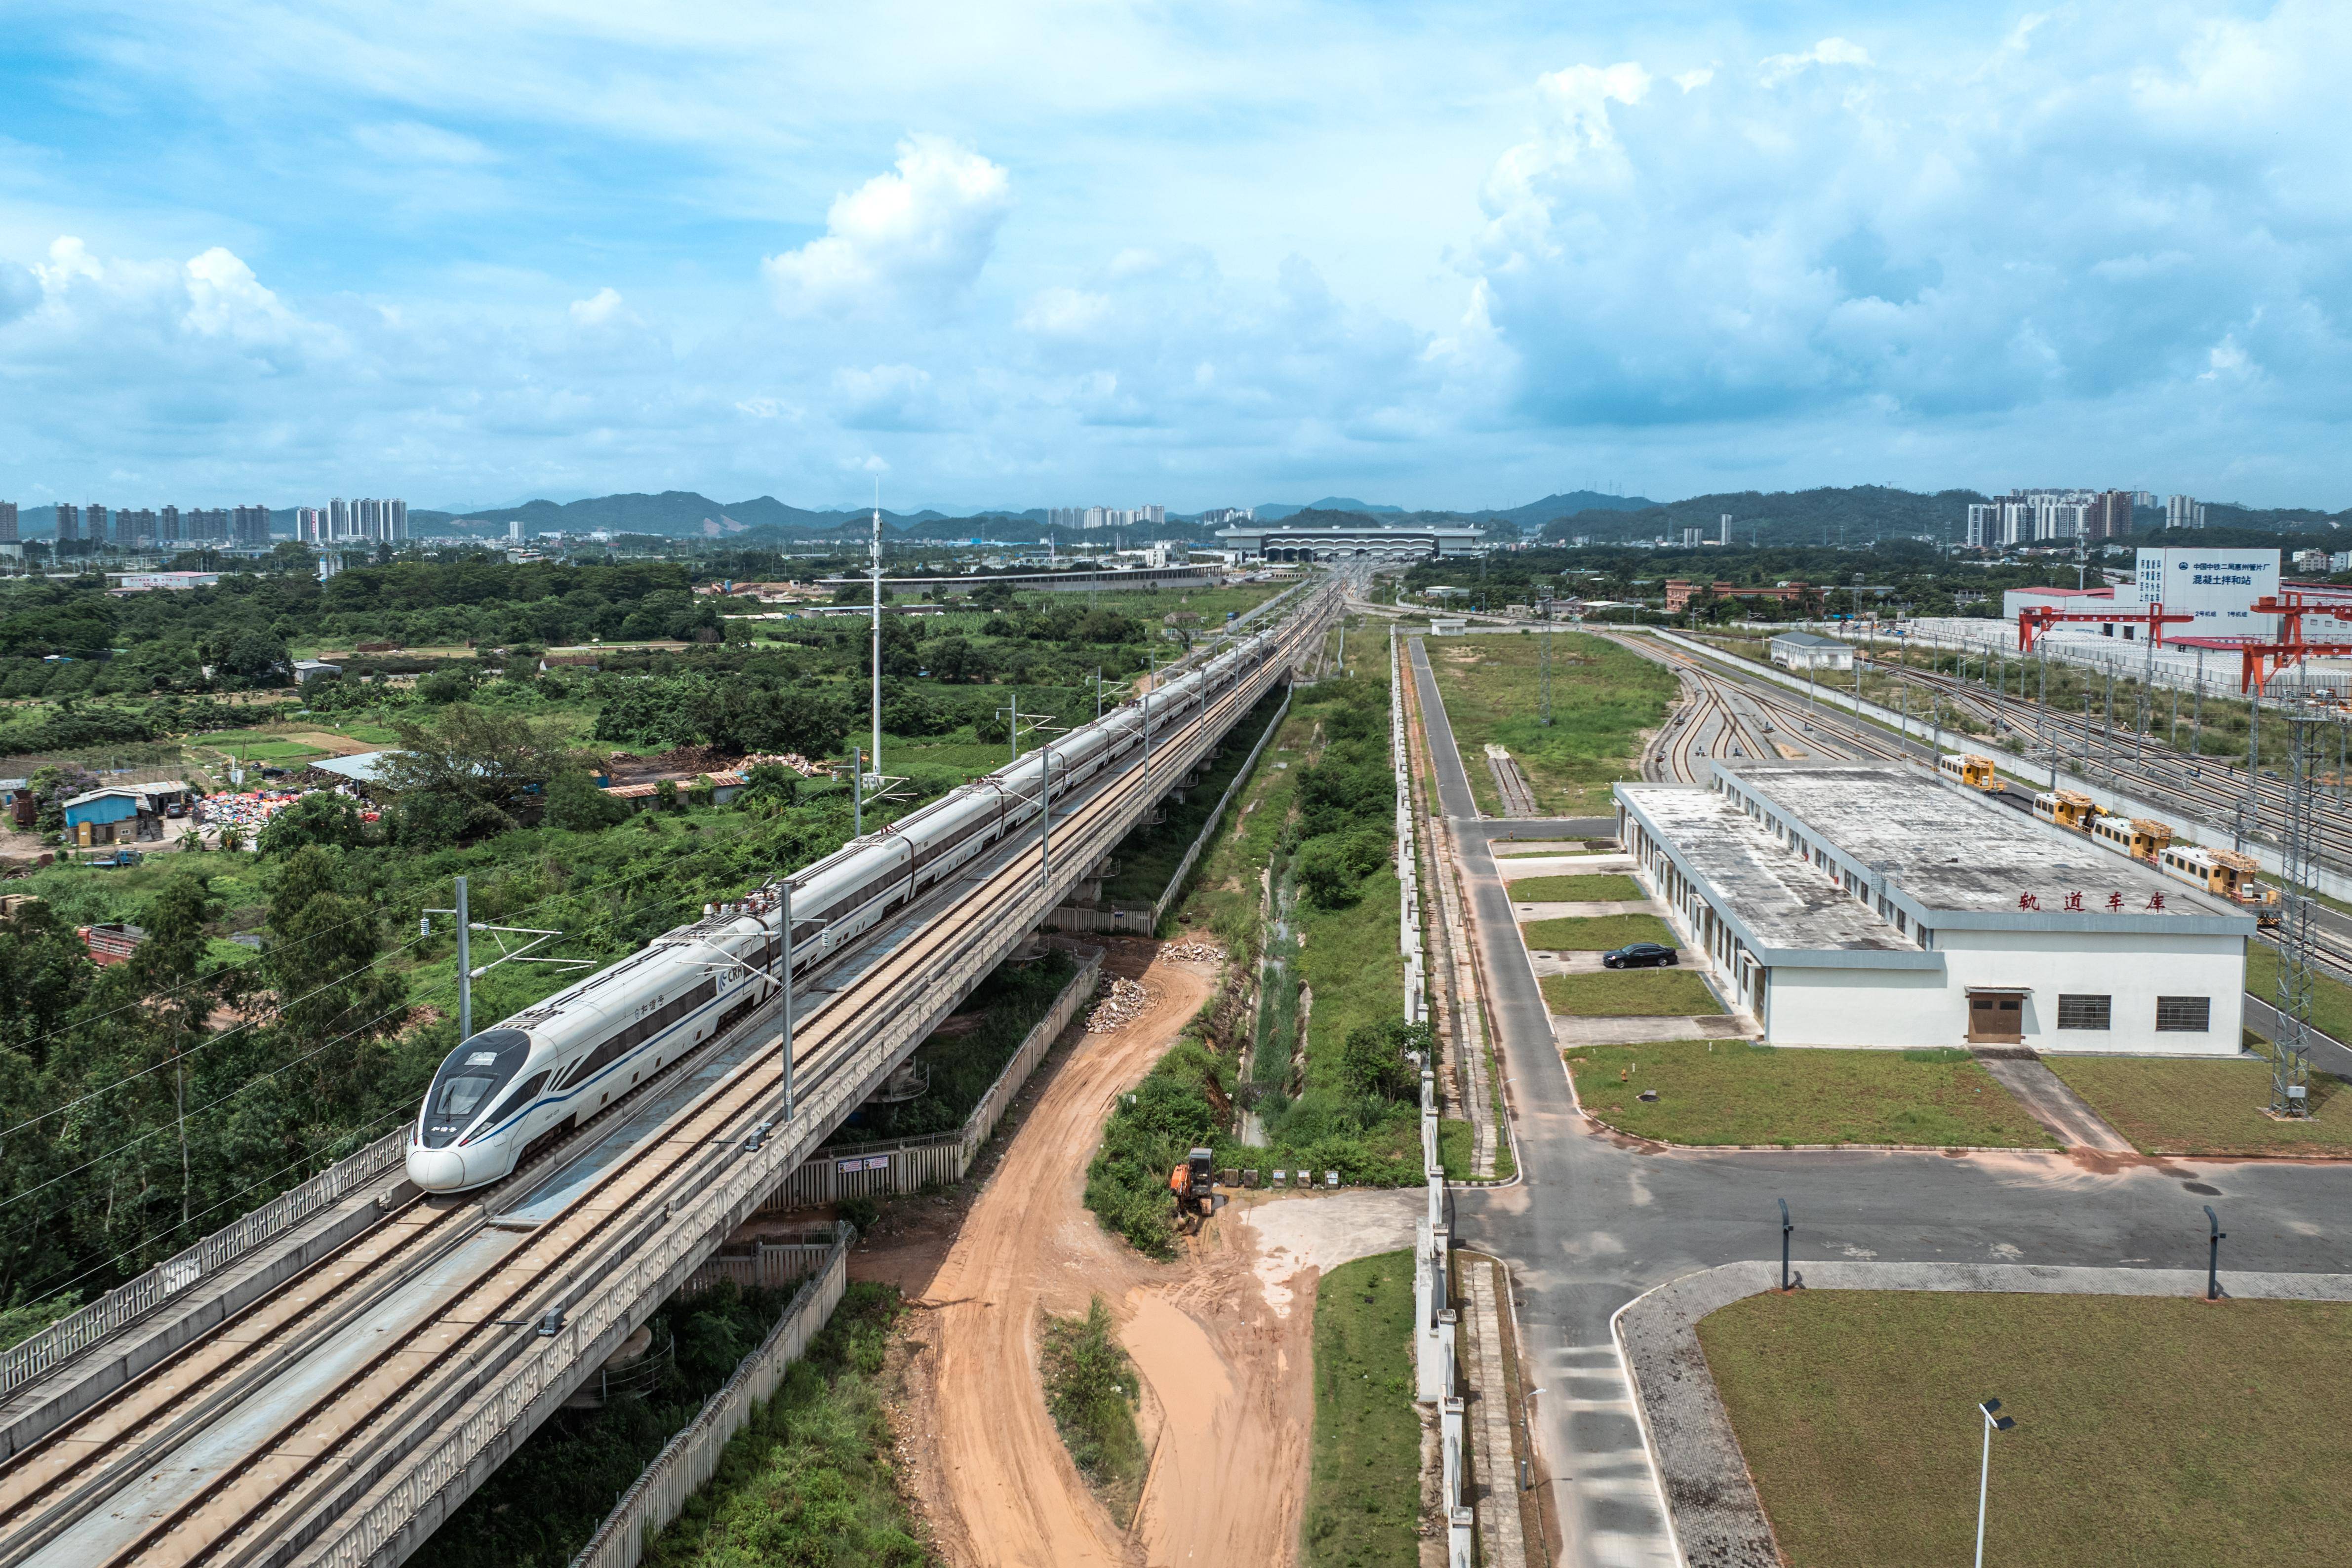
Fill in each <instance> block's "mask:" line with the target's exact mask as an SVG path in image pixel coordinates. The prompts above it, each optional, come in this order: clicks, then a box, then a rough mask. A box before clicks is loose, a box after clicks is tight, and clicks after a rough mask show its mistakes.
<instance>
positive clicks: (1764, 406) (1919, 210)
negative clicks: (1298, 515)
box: [0, 0, 2352, 510]
mask: <svg viewBox="0 0 2352 1568" xmlns="http://www.w3.org/2000/svg"><path fill="white" fill-rule="evenodd" d="M821 12H822V13H824V14H822V15H820V14H819V13H821ZM0 37H5V42H4V43H0V102H5V103H6V104H7V105H8V112H7V113H6V115H5V117H0V497H8V498H13V499H16V500H18V501H20V502H23V503H26V504H28V505H37V504H41V503H44V502H47V501H50V500H58V499H72V500H87V499H93V498H95V499H100V500H103V501H107V502H109V503H110V504H113V505H161V504H163V503H165V502H178V503H180V504H183V505H190V504H207V505H209V504H226V503H229V502H232V501H237V500H242V499H246V498H248V497H250V498H255V499H266V500H268V501H269V502H271V503H273V504H276V505H281V506H285V505H294V504H297V503H302V502H312V501H316V500H320V499H323V498H324V497H327V496H328V495H331V494H342V495H362V494H396V495H403V496H405V497H408V498H409V499H410V500H411V501H412V503H413V504H416V505H420V506H437V505H448V504H491V503H499V502H507V501H513V500H519V499H522V498H525V497H530V496H538V495H544V496H551V497H559V498H562V497H575V496H582V495H594V494H602V493H604V492H607V491H612V490H657V489H664V488H672V487H676V488H685V489H698V490H701V491H704V492H705V493H708V494H709V495H712V496H714V497H719V498H721V499H732V498H736V497H743V496H749V495H753V494H759V493H762V492H765V493H772V494H774V495H776V496H778V497H783V498H785V499H787V500H791V501H793V502H796V503H799V504H803V505H826V504H835V503H839V502H845V501H853V500H855V499H856V498H858V497H862V496H865V495H866V494H869V493H870V490H871V486H872V485H873V483H874V481H875V480H876V478H877V477H878V478H879V479H880V481H881V483H882V486H883V493H884V496H885V498H886V499H887V501H889V502H890V503H891V504H893V505H894V506H902V507H918V506H923V505H939V506H951V507H966V506H976V505H1013V506H1045V505H1071V504H1084V503H1088V502H1096V503H1109V504H1117V505H1133V504H1135V503H1137V502H1141V501H1160V502H1163V503H1165V504H1167V505H1170V506H1172V507H1180V508H1183V509H1188V510H1189V509H1192V508H1196V507H1202V506H1211V505H1222V504H1234V505H1246V504H1250V503H1253V502H1256V501H1262V500H1274V499H1288V500H1306V499H1309V498H1312V497H1315V496H1318V495H1323V494H1328V493H1331V492H1335V491H1336V492H1338V493H1340V494H1347V495H1355V496H1360V497H1366V498H1367V499H1375V500H1383V501H1393V502H1398V503H1402V504H1406V505H1461V506H1481V505H1512V504H1517V503H1518V502H1522V501H1526V500H1529V499H1532V498H1534V497H1538V496H1540V495H1543V494H1546V493H1548V492H1550V491H1554V490H1561V489H1569V488H1576V487H1580V486H1597V487H1601V488H1616V487H1620V486H1622V488H1624V489H1626V490H1629V491H1642V492H1644V493H1647V494H1650V495H1654V496H1669V495H1684V494H1691V493H1696V492H1701V491H1707V490H1715V489H1727V488H1738V487H1743V486H1755V487H1759V488H1766V489H1777V488H1786V487H1791V486H1804V485H1811V484H1853V483H1862V482H1892V483H1897V484H1903V485H1908V486H1920V487H1940V486H1953V485H1966V486H1976V487H1979V488H2002V487H2006V486H2011V485H2016V484H2086V485H2100V486H2110V485H2112V486H2139V487H2147V488H2150V489H2154V490H2158V491H2159V492H2163V491H2171V490H2187V491H2189V492H2192V493H2194V494H2197V495H2200V496H2203V497H2214V498H2224V499H2237V500H2244V501H2248V502H2252V503H2256V504H2273V505H2290V504H2308V505H2322V506H2326V507H2342V506H2345V505H2346V504H2347V503H2352V484H2347V479H2346V476H2345V473H2344V465H2343V463H2342V451H2343V446H2344V435H2345V431H2346V423H2347V416H2352V352H2347V336H2352V327H2347V321H2346V319H2345V316H2346V311H2347V304H2352V246H2347V237H2352V189H2347V186H2352V159H2347V157H2346V155H2345V149H2346V148H2347V145H2352V135H2347V131H2352V126H2347V109H2346V107H2345V105H2346V99H2347V94H2346V92H2345V89H2344V85H2343V84H2344V83H2345V82H2346V81H2347V79H2352V7H2347V6H2346V5H2342V4H2340V3H2339V4H2333V5H2327V4H2307V3H2292V4H2279V5H2201V6H2188V5H2166V4H2162V3H2158V4H2154V5H2146V4H2139V5H2071V6H2056V7H2053V8H2051V9H2048V10H2046V11H2029V10H2024V9H2015V8H2011V9H1997V8H1991V7H1985V6H1980V5H1908V6H1905V7H1901V8H1899V9H1898V8H1893V7H1886V6H1884V5H1824V4H1793V5H1772V6H1754V5H1752V6H1747V7H1736V6H1721V5H1717V6H1698V5H1685V4H1674V3H1671V0H1670V3H1666V4H1657V3H1652V4H1643V5H1631V4H1614V5H1612V4H1594V5H1583V6H1577V7H1568V6H1558V5H1547V6H1533V5H1529V6H1513V5H1495V4H1481V5H1444V4H1437V5H1417V6H1410V7H1408V6H1367V5H1316V4H1300V3H1282V0H1276V3H1271V4H1252V5H1238V4H1217V3H1214V0H1210V3H1206V4H1199V5H1184V6H1177V5H1165V4H1160V5H1118V4H1105V3H1089V4H1041V5H1017V4H1003V5H988V6H978V7H975V6H971V5H930V4H908V3H891V0H883V3H880V4H876V5H866V6H852V7H814V6H796V7H790V8H786V7H765V6H741V5H719V6H701V7H656V6H646V5H624V4H618V3H614V4H605V5H598V4H580V3H572V4H563V3H556V0H537V3H532V0H517V3H515V4H510V5H502V6H496V7H488V6H480V5H451V4H443V3H439V0H417V3H413V4H404V5H398V6H387V5H356V4H354V5H337V4H331V3H318V0H313V3H310V4H304V5H246V4H231V3H226V0H221V3H214V4H191V5H181V6H173V7H160V6H153V5H110V4H106V3H104V0H85V3H81V4H77V5H72V6H66V5H42V6H31V5H21V4H8V5H0Z"/></svg>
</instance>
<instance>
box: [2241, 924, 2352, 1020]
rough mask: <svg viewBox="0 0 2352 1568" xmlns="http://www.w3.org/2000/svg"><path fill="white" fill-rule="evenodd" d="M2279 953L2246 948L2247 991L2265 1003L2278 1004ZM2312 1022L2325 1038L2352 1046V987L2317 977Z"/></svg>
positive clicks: (2265, 946)
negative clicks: (2328, 1037)
mask: <svg viewBox="0 0 2352 1568" xmlns="http://www.w3.org/2000/svg"><path fill="white" fill-rule="evenodd" d="M2278 971H2279V952H2278V949H2277V948H2275V947H2273V946H2271V945H2270V944H2269V943H2267V942H2249V943H2247V944H2246V989H2247V990H2248V991H2250V992H2252V994H2253V995H2255V996H2256V997H2259V998H2262V999H2263V1001H2266V1002H2270V1003H2273V1004H2275V1003H2276V1002H2277V1001H2278ZM2311 1021H2312V1024H2313V1025H2314V1026H2315V1028H2317V1029H2318V1030H2320V1032H2321V1033H2323V1034H2330V1035H2333V1036H2335V1037H2336V1039H2337V1040H2344V1041H2346V1042H2347V1043H2352V986H2347V985H2346V984H2344V982H2343V981H2341V980H2331V979H2329V978H2328V977H2326V976H2325V975H2315V976H2313V977H2312V981H2311Z"/></svg>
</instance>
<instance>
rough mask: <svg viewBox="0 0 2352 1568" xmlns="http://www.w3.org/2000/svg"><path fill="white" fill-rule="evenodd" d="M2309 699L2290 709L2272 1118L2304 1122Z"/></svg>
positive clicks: (2312, 718)
mask: <svg viewBox="0 0 2352 1568" xmlns="http://www.w3.org/2000/svg"><path fill="white" fill-rule="evenodd" d="M2296 695H2299V696H2300V697H2301V698H2302V700H2301V701H2299V702H2293V703H2291V704H2290V706H2288V708H2287V734H2288V737H2289V739H2290V742H2291V744H2290V745H2289V747H2288V756H2289V758H2290V761H2289V763H2288V772H2289V778H2288V780H2287V796H2286V813H2285V816H2286V821H2285V828H2286V831H2285V832H2284V834H2282V835H2281V837H2280V841H2279V872H2280V875H2279V894H2280V896H2281V898H2282V899H2283V900H2284V904H2285V905H2286V907H2285V908H2284V909H2283V910H2281V911H2280V914H2281V915H2282V916H2283V918H2282V919H2281V921H2280V925H2279V935H2278V949H2279V960H2278V991H2277V999H2276V1000H2275V1001H2274V1002H2273V1003H2272V1006H2273V1008H2275V1009H2277V1011H2278V1019H2279V1030H2278V1037H2277V1039H2276V1040H2273V1042H2272V1056H2271V1114H2272V1115H2273V1116H2287V1117H2294V1118H2297V1119H2300V1118H2302V1117H2305V1116H2308V1115H2310V1114H2311V1089H2310V1084H2311V1038H2310V1037H2311V993H2312V956H2313V953H2314V945H2313V942H2312V932H2311V927H2312V913H2311V911H2312V903H2313V900H2312V897H2311V895H2310V894H2308V893H2306V892H2305V888H2307V887H2309V886H2310V885H2311V883H2312V881H2313V879H2314V878H2315V875H2316V874H2317V871H2318V859H2319V854H2318V852H2319V830H2318V824H2317V823H2316V822H2315V821H2314V812H2313V809H2312V808H2313V800H2312V797H2313V795H2314V794H2315V790H2314V789H2313V788H2312V784H2313V779H2312V772H2313V770H2314V768H2316V766H2317V765H2318V761H2319V758H2318V754H2317V740H2318V737H2317V736H2316V735H2315V734H2314V733H2313V732H2314V730H2315V727H2316V726H2317V725H2318V724H2319V723H2320V719H2319V716H2318V715H2317V713H2316V712H2315V710H2314V709H2313V707H2312V706H2311V691H2310V687H2309V685H2308V683H2307V682H2306V683H2305V684H2304V685H2303V686H2302V687H2301V689H2300V690H2299V691H2298V692H2297V694H2296Z"/></svg>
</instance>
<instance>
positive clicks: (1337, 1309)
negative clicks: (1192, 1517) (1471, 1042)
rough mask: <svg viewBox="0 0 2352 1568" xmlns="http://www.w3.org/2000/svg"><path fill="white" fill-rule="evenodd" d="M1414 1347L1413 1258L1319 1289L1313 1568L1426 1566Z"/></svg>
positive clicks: (1309, 1558) (1359, 1264)
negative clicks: (1421, 1534) (1423, 1563)
mask: <svg viewBox="0 0 2352 1568" xmlns="http://www.w3.org/2000/svg"><path fill="white" fill-rule="evenodd" d="M1467 1125H1468V1124H1466V1123H1465V1124H1464V1126H1465V1128H1466V1127H1467ZM1412 1401H1413V1380H1412V1253H1411V1252H1384V1253H1381V1254H1380V1255H1378V1256H1376V1257H1371V1258H1360V1259H1358V1260H1356V1261H1354V1262H1352V1263H1343V1264H1341V1265H1340V1266H1339V1268H1337V1269H1334V1270H1331V1271H1330V1272H1329V1273H1328V1274H1326V1275H1324V1276H1323V1279H1322V1281H1321V1282H1320V1283H1319V1284H1318V1285H1317V1286H1316V1290H1315V1427H1314V1439H1313V1443H1314V1447H1313V1452H1312V1455H1311V1457H1310V1458H1309V1460H1308V1470H1307V1506H1306V1509H1305V1513H1304V1518H1303V1519H1302V1520H1301V1521H1300V1526H1299V1534H1300V1540H1301V1544H1302V1545H1303V1547H1304V1548H1305V1560H1306V1562H1307V1564H1308V1565H1309V1568H1413V1565H1414V1564H1415V1563H1418V1562H1419V1561H1420V1560H1421V1557H1420V1537H1419V1531H1418V1526H1419V1524H1420V1514H1421V1419H1420V1416H1418V1415H1416V1414H1415V1412H1414V1407H1413V1402H1412Z"/></svg>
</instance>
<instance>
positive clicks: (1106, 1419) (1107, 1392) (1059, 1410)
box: [1039, 1296, 1145, 1524]
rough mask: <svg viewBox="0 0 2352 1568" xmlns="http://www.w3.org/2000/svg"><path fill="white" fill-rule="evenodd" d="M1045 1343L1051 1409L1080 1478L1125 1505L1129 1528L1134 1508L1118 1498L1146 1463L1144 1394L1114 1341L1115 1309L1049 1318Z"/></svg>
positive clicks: (1095, 1307) (1096, 1303)
mask: <svg viewBox="0 0 2352 1568" xmlns="http://www.w3.org/2000/svg"><path fill="white" fill-rule="evenodd" d="M1044 1337H1045V1344H1044V1347H1043V1349H1044V1354H1042V1355H1041V1356H1040V1358H1039V1359H1040V1361H1041V1362H1042V1363H1043V1369H1044V1372H1045V1408H1046V1409H1047V1410H1049V1411H1051V1412H1052V1413H1053V1416H1054V1425H1055V1427H1057V1428H1059V1430H1060V1431H1061V1434H1062V1441H1063V1443H1064V1444H1066V1446H1067V1447H1068V1448H1069V1450H1070V1460H1071V1462H1072V1463H1073V1464H1075V1465H1076V1466H1077V1467H1078V1472H1079V1473H1080V1474H1081V1475H1083V1476H1085V1477H1086V1478H1087V1479H1088V1480H1090V1481H1092V1482H1094V1483H1095V1484H1096V1485H1097V1486H1098V1487H1102V1488H1105V1489H1107V1490H1110V1491H1111V1492H1112V1493H1113V1494H1114V1498H1115V1499H1117V1500H1119V1501H1124V1502H1126V1504H1127V1506H1126V1507H1124V1508H1121V1507H1118V1506H1114V1508H1113V1510H1112V1512H1113V1515H1114V1516H1115V1517H1118V1519H1119V1522H1120V1523H1121V1524H1124V1523H1126V1522H1127V1520H1126V1515H1128V1514H1129V1513H1130V1512H1131V1511H1132V1508H1133V1503H1132V1501H1131V1500H1127V1499H1125V1498H1123V1497H1121V1496H1120V1495H1119V1494H1121V1493H1123V1492H1124V1491H1125V1490H1126V1489H1127V1488H1128V1487H1129V1485H1130V1484H1131V1483H1134V1482H1137V1481H1139V1480H1140V1479H1142V1475H1143V1463H1144V1458H1145V1456H1144V1452H1143V1439H1142V1437H1140V1436H1139V1435H1138V1433H1137V1432H1136V1429H1135V1406H1136V1403H1137V1401H1138V1400H1139V1399H1140V1398H1141V1397H1142V1393H1143V1389H1142V1385H1141V1384H1140V1383H1139V1381H1138V1380H1137V1378H1136V1375H1135V1367H1134V1364H1132V1363H1131V1362H1129V1360H1128V1358H1127V1352H1126V1351H1125V1350H1123V1349H1121V1348H1120V1347H1119V1343H1118V1340H1116V1339H1115V1338H1113V1337H1112V1335H1111V1321H1110V1310H1109V1309H1108V1307H1106V1306H1104V1305H1103V1299H1102V1298H1101V1297H1100V1296H1097V1297H1095V1298H1094V1299H1093V1301H1090V1302H1088V1303H1087V1315H1086V1316H1085V1317H1083V1318H1047V1319H1046V1320H1045V1336H1044Z"/></svg>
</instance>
